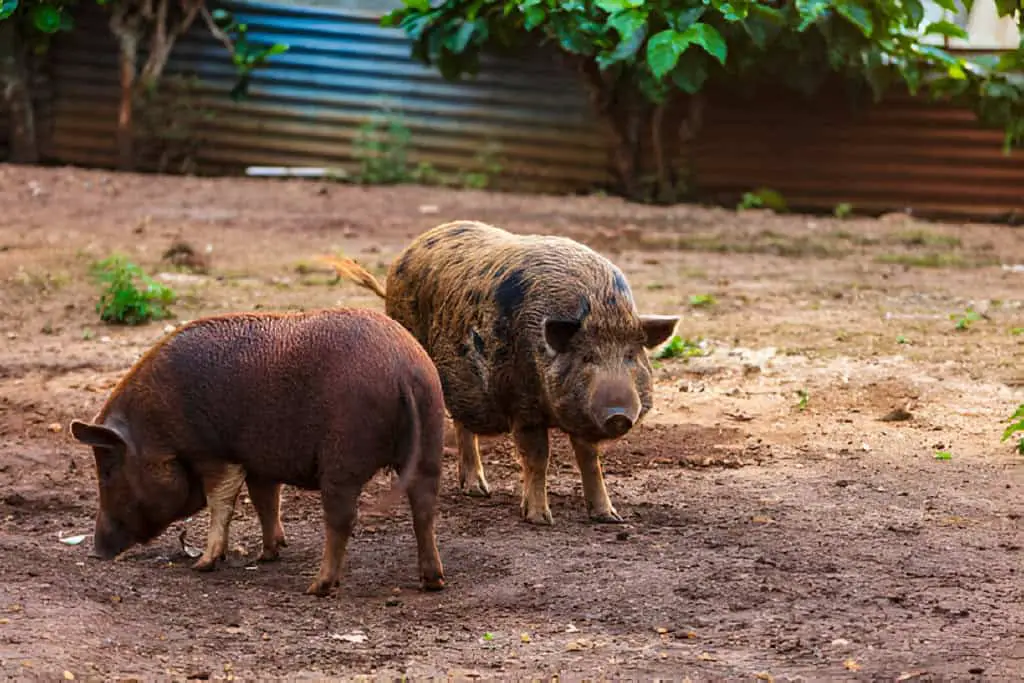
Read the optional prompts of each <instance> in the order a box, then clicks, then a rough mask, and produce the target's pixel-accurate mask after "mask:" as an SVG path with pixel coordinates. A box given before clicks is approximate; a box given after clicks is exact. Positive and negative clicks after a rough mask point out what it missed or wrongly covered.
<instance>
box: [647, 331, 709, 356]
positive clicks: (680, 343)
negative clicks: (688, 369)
mask: <svg viewBox="0 0 1024 683" xmlns="http://www.w3.org/2000/svg"><path fill="white" fill-rule="evenodd" d="M701 341H702V340H700V339H698V340H697V341H692V340H690V339H684V338H682V337H680V336H679V335H678V334H677V335H673V336H672V338H671V339H670V340H669V341H668V343H667V344H665V345H664V346H662V347H661V348H660V349H658V351H657V352H655V354H654V357H655V358H657V359H659V360H664V359H668V358H694V357H697V356H706V355H707V354H708V352H707V351H706V350H705V349H704V347H703V346H702V345H701Z"/></svg>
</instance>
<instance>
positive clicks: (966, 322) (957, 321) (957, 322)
mask: <svg viewBox="0 0 1024 683" xmlns="http://www.w3.org/2000/svg"><path fill="white" fill-rule="evenodd" d="M949 319H950V320H952V321H953V322H954V327H955V328H956V329H957V330H958V331H964V330H967V329H970V327H971V325H972V324H973V323H975V322H977V321H979V320H981V314H980V313H978V312H977V311H976V310H974V309H973V308H971V307H970V306H968V307H967V310H966V311H964V312H963V313H950V314H949Z"/></svg>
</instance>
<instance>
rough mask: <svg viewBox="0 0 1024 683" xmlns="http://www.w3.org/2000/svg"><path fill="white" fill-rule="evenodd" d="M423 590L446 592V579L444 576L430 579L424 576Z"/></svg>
mask: <svg viewBox="0 0 1024 683" xmlns="http://www.w3.org/2000/svg"><path fill="white" fill-rule="evenodd" d="M423 589H424V590H428V591H440V590H444V577H443V576H434V577H431V578H428V577H426V576H424V577H423Z"/></svg>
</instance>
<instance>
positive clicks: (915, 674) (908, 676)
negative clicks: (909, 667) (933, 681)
mask: <svg viewBox="0 0 1024 683" xmlns="http://www.w3.org/2000/svg"><path fill="white" fill-rule="evenodd" d="M926 673H928V672H927V671H924V670H921V671H908V672H907V673H903V674H900V675H899V676H897V677H896V680H897V681H909V680H910V679H911V678H917V677H919V676H924V675H925V674H926Z"/></svg>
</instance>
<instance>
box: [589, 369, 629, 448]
mask: <svg viewBox="0 0 1024 683" xmlns="http://www.w3.org/2000/svg"><path fill="white" fill-rule="evenodd" d="M591 410H592V415H593V419H594V422H595V423H597V425H598V426H599V427H600V428H601V430H602V431H603V432H604V433H605V434H606V435H607V436H608V437H609V438H612V439H614V438H618V437H620V436H622V435H623V434H625V433H626V432H628V431H629V430H630V429H632V428H633V425H634V424H636V421H637V419H639V417H640V397H639V396H638V395H637V393H636V389H634V388H633V385H632V383H630V382H629V381H627V380H624V379H619V378H608V379H599V380H598V381H597V383H596V386H595V390H594V394H593V399H592V402H591Z"/></svg>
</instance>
